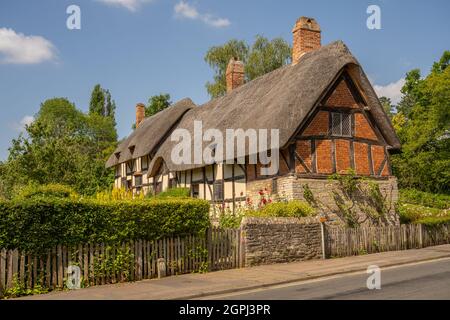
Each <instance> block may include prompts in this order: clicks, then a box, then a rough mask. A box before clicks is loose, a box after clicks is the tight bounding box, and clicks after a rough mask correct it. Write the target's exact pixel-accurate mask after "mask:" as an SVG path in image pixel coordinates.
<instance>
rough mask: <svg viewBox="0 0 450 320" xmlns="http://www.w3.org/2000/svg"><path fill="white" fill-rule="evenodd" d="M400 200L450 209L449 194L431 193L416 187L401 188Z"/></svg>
mask: <svg viewBox="0 0 450 320" xmlns="http://www.w3.org/2000/svg"><path fill="white" fill-rule="evenodd" d="M400 202H402V203H410V204H417V205H421V206H424V207H431V208H438V209H450V196H449V195H446V194H433V193H429V192H423V191H419V190H416V189H401V190H400Z"/></svg>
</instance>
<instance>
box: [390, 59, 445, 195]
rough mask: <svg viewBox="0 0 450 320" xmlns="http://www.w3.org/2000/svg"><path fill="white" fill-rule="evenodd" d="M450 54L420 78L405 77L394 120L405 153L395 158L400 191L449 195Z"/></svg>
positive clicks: (411, 74)
mask: <svg viewBox="0 0 450 320" xmlns="http://www.w3.org/2000/svg"><path fill="white" fill-rule="evenodd" d="M449 62H450V51H445V52H444V54H443V55H442V58H441V59H440V61H439V62H436V63H434V65H433V68H432V70H431V72H430V74H429V75H428V76H427V77H425V78H421V74H420V71H419V70H418V69H415V70H412V71H410V72H409V73H408V74H407V75H406V79H405V85H404V86H403V88H402V90H401V91H402V93H403V94H404V96H403V98H402V100H401V101H400V103H399V104H398V105H397V111H398V113H397V114H396V115H395V116H394V117H393V123H394V127H395V128H396V130H397V134H398V136H399V138H400V141H401V143H402V153H401V154H397V155H394V156H393V157H392V168H393V172H394V174H395V175H396V176H397V177H398V180H399V186H400V187H401V188H411V189H412V188H414V189H418V190H422V191H426V192H433V193H445V194H449V193H450V190H449V186H450V139H449V132H450V131H449V130H450V90H449V88H450V68H448V64H449Z"/></svg>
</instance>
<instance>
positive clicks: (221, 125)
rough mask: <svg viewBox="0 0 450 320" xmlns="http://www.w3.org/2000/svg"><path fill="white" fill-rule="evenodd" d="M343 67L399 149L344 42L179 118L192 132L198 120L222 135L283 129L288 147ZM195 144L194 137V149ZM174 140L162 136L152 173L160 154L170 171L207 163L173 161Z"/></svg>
mask: <svg viewBox="0 0 450 320" xmlns="http://www.w3.org/2000/svg"><path fill="white" fill-rule="evenodd" d="M343 68H347V69H348V71H349V73H350V75H351V77H352V79H353V80H354V81H355V82H356V83H357V85H358V86H359V87H360V88H361V89H362V90H363V93H364V96H365V98H366V100H367V103H368V105H369V107H370V108H371V109H370V112H371V113H372V116H373V118H374V119H375V121H376V122H377V125H378V126H379V127H380V129H381V132H382V133H383V135H384V137H385V139H386V142H387V143H388V144H389V145H390V146H391V147H392V148H393V149H398V148H400V142H399V139H398V137H397V135H396V134H395V131H394V129H393V127H392V124H391V123H390V121H389V119H388V117H387V115H386V113H385V112H384V110H383V108H382V106H381V104H380V102H379V100H378V98H377V96H376V93H375V91H374V90H373V88H372V86H371V84H370V82H369V80H368V79H367V77H366V75H365V74H364V72H363V71H362V68H361V67H360V66H359V63H358V61H357V60H356V59H355V58H354V57H353V55H352V54H351V53H350V51H349V50H348V48H347V47H346V46H345V44H344V43H343V42H341V41H337V42H334V43H331V44H329V45H326V46H323V47H322V48H320V49H318V50H316V51H312V52H309V53H306V54H305V55H304V56H302V57H301V59H300V61H299V63H298V64H296V65H287V66H284V67H282V68H279V69H277V70H274V71H272V72H270V73H268V74H266V75H264V76H261V77H259V78H257V79H255V80H253V81H250V82H248V83H246V84H245V85H243V86H241V87H239V88H237V89H235V90H233V91H232V92H231V93H229V94H227V95H225V96H223V97H220V98H218V99H215V100H212V101H210V102H208V103H206V104H204V105H201V106H199V107H196V108H193V109H191V110H190V111H189V112H187V113H186V115H185V116H184V117H183V118H182V119H181V121H180V123H179V124H178V125H177V128H184V129H187V130H188V131H189V132H191V136H193V128H194V121H195V120H201V121H202V122H203V131H205V130H207V129H208V128H215V129H219V130H220V131H222V132H223V134H224V135H225V130H226V129H239V128H241V129H243V130H247V129H249V128H253V129H256V130H258V129H269V130H270V129H279V134H280V137H279V138H280V147H283V146H286V145H287V144H288V143H289V140H290V138H291V137H292V136H293V135H294V133H295V132H296V130H297V128H298V127H299V126H300V124H301V123H302V122H303V120H304V119H305V118H306V116H307V115H308V114H309V112H311V110H312V109H313V108H314V106H316V104H317V103H318V102H320V101H321V99H322V97H323V95H324V93H325V92H326V90H327V88H328V87H329V86H330V85H331V84H332V83H333V81H334V80H335V78H336V77H337V75H338V74H339V73H340V72H341V70H343ZM192 140H193V139H192ZM193 143H194V142H193V141H192V148H191V149H192V152H194V151H193V150H194V145H193ZM208 144H210V142H204V148H205V147H206V146H208ZM175 145H176V142H171V141H170V138H169V139H166V140H165V141H164V143H163V144H162V145H161V146H160V148H159V149H158V151H157V152H156V154H155V157H154V158H153V160H152V162H151V164H150V172H152V169H155V168H153V166H154V165H155V164H158V163H159V162H160V161H161V159H162V160H164V162H165V163H166V165H167V167H168V169H169V170H171V171H180V170H188V169H192V168H196V167H202V166H204V164H181V165H179V164H175V163H173V162H172V161H171V152H172V149H173V147H174V146H175ZM259 151H261V150H259ZM246 154H248V150H246Z"/></svg>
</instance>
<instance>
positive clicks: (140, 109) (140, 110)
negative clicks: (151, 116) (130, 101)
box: [136, 103, 145, 128]
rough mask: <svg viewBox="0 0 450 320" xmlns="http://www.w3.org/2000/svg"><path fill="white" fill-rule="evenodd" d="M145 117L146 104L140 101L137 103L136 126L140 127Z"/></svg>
mask: <svg viewBox="0 0 450 320" xmlns="http://www.w3.org/2000/svg"><path fill="white" fill-rule="evenodd" d="M144 119H145V105H144V104H143V103H138V104H137V105H136V128H137V127H139V125H140V124H141V122H142V121H144Z"/></svg>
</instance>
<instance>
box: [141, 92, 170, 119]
mask: <svg viewBox="0 0 450 320" xmlns="http://www.w3.org/2000/svg"><path fill="white" fill-rule="evenodd" d="M171 104H172V101H170V94H168V93H161V94H159V95H156V96H152V97H150V99H148V104H147V106H146V107H145V116H146V117H150V116H152V115H154V114H156V113H158V112H160V111H162V110H164V109H166V108H168V107H169V106H170V105H171Z"/></svg>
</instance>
